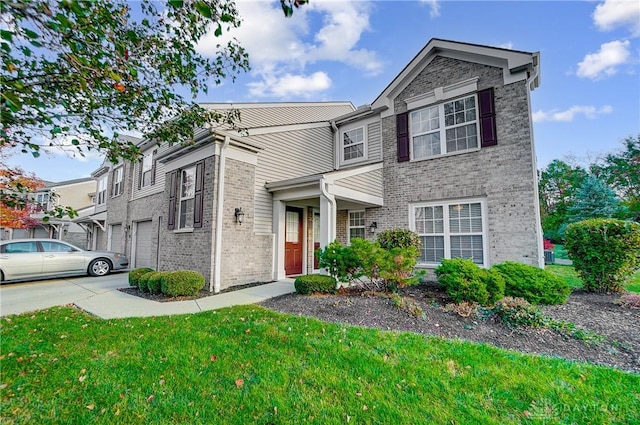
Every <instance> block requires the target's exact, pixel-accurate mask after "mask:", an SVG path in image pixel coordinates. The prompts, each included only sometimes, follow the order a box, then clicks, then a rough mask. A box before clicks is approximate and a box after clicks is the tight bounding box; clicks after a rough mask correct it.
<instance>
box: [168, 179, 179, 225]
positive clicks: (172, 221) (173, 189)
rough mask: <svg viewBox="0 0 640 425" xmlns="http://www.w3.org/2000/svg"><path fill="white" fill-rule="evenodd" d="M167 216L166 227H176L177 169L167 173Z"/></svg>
mask: <svg viewBox="0 0 640 425" xmlns="http://www.w3.org/2000/svg"><path fill="white" fill-rule="evenodd" d="M169 181H170V185H169V216H168V218H167V227H168V228H169V230H173V229H175V228H176V202H177V200H178V170H174V171H172V172H171V173H169Z"/></svg>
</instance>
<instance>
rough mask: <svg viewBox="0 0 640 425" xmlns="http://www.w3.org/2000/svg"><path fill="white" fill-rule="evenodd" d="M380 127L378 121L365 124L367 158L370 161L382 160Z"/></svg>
mask: <svg viewBox="0 0 640 425" xmlns="http://www.w3.org/2000/svg"><path fill="white" fill-rule="evenodd" d="M380 128H381V127H380V121H377V122H373V123H370V124H369V125H368V126H367V139H368V140H367V143H368V144H369V146H368V149H369V158H368V160H369V161H370V162H377V161H382V131H381V130H380Z"/></svg>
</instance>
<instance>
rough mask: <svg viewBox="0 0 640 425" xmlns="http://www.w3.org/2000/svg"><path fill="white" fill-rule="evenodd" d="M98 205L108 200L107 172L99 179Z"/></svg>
mask: <svg viewBox="0 0 640 425" xmlns="http://www.w3.org/2000/svg"><path fill="white" fill-rule="evenodd" d="M97 196H98V205H102V204H104V203H105V202H107V176H106V174H105V175H104V176H102V177H100V178H99V179H98V194H97Z"/></svg>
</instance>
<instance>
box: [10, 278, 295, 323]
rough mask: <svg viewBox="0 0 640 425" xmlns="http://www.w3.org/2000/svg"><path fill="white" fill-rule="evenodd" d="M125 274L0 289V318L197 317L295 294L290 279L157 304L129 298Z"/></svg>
mask: <svg viewBox="0 0 640 425" xmlns="http://www.w3.org/2000/svg"><path fill="white" fill-rule="evenodd" d="M127 277H128V274H127V273H114V274H111V275H109V276H105V277H100V278H95V277H88V276H85V277H75V278H62V279H49V280H42V281H35V282H24V283H5V284H3V285H2V286H0V316H7V315H11V314H20V313H26V312H29V311H34V310H40V309H45V308H50V307H54V306H58V305H68V304H73V305H75V306H77V307H78V308H81V309H82V310H85V311H87V312H88V313H91V314H93V315H95V316H98V317H100V318H103V319H115V318H122V317H149V316H168V315H173V314H187V313H197V312H200V311H206V310H216V309H219V308H223V307H230V306H233V305H240V304H255V303H258V302H261V301H264V300H266V299H269V298H273V297H277V296H279V295H284V294H289V293H291V292H294V291H295V289H294V287H293V279H284V280H281V281H277V282H273V283H267V284H264V285H260V286H254V287H252V288H246V289H241V290H238V291H233V292H226V293H223V294H217V295H212V296H210V297H205V298H199V299H196V300H189V301H172V302H157V301H151V300H147V299H145V298H140V297H136V296H135V295H129V294H126V293H124V292H121V291H118V290H117V289H118V288H126V287H128V286H129V283H128V278H127Z"/></svg>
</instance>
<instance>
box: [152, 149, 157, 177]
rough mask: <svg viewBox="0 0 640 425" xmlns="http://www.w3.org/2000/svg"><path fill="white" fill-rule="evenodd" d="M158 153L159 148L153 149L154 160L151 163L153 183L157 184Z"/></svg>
mask: <svg viewBox="0 0 640 425" xmlns="http://www.w3.org/2000/svg"><path fill="white" fill-rule="evenodd" d="M157 153H158V149H155V150H154V151H153V162H152V163H151V185H152V186H153V185H154V184H156V154H157Z"/></svg>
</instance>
